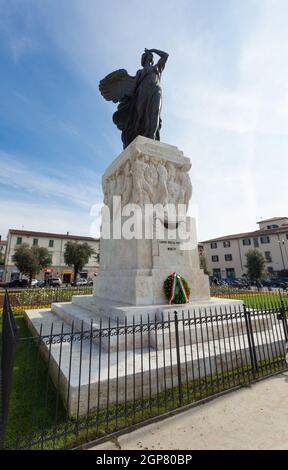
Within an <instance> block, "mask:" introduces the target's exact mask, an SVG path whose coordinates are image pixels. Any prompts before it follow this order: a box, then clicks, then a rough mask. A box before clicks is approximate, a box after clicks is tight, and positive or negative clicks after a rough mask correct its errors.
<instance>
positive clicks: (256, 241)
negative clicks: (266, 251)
mask: <svg viewBox="0 0 288 470" xmlns="http://www.w3.org/2000/svg"><path fill="white" fill-rule="evenodd" d="M253 243H254V246H255V248H258V247H259V240H258V238H257V237H256V238H253Z"/></svg>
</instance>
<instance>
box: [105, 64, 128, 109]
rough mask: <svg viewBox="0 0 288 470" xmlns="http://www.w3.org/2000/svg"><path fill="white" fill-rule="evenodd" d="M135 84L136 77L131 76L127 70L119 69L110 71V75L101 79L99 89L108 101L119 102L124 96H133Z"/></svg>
mask: <svg viewBox="0 0 288 470" xmlns="http://www.w3.org/2000/svg"><path fill="white" fill-rule="evenodd" d="M135 85H136V78H135V77H131V76H130V75H129V74H128V73H127V70H125V69H119V70H116V71H115V72H112V73H109V75H107V76H106V77H105V78H103V79H102V80H101V81H100V83H99V90H100V93H101V95H102V96H103V97H104V98H105V99H106V100H107V101H113V103H117V102H118V101H121V100H122V99H123V98H124V96H131V95H132V94H133V92H134V89H135Z"/></svg>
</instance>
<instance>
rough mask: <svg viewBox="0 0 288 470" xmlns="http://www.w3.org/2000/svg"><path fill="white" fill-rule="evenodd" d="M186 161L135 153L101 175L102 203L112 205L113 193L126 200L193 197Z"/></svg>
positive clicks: (175, 200) (158, 201)
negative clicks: (108, 172) (112, 171)
mask: <svg viewBox="0 0 288 470" xmlns="http://www.w3.org/2000/svg"><path fill="white" fill-rule="evenodd" d="M189 169H190V165H189V164H182V163H180V162H171V161H166V160H165V159H158V158H155V157H151V156H149V155H145V154H143V153H138V154H137V155H136V156H135V155H134V157H133V158H128V159H126V160H125V162H124V163H123V164H122V165H121V164H120V165H119V166H118V168H117V169H115V171H114V173H113V174H110V175H109V176H105V175H104V176H103V181H102V186H103V192H104V203H105V204H107V205H108V206H109V207H110V208H111V207H112V200H113V196H121V197H122V207H123V206H125V205H126V204H128V203H131V204H138V205H140V206H144V205H145V204H163V205H165V204H168V203H169V204H186V206H187V208H188V204H189V201H190V199H191V196H192V184H191V181H190V176H189V173H188V171H189Z"/></svg>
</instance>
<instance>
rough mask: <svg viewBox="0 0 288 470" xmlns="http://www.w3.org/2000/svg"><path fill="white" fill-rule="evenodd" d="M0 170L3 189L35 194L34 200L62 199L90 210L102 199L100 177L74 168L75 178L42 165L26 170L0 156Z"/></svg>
mask: <svg viewBox="0 0 288 470" xmlns="http://www.w3.org/2000/svg"><path fill="white" fill-rule="evenodd" d="M0 169H1V171H0V183H1V184H2V185H7V186H10V187H14V188H17V189H22V190H24V191H26V192H28V193H35V196H36V197H39V196H41V197H50V198H53V200H57V199H58V198H62V199H65V200H66V202H68V203H70V204H74V205H75V204H77V205H79V206H83V207H90V206H91V205H92V204H94V203H96V202H99V200H101V199H102V190H101V186H100V176H99V174H97V173H96V172H94V171H90V170H87V169H81V167H78V168H77V173H76V175H75V174H73V173H70V174H68V173H67V170H66V172H64V170H62V171H61V169H60V167H58V168H57V169H54V170H53V169H51V168H45V167H43V165H42V166H41V167H40V166H37V167H36V166H34V167H31V166H30V167H28V166H27V165H24V164H23V163H20V162H19V161H17V160H16V159H15V157H13V156H11V155H9V154H7V153H4V152H0ZM81 170H82V171H81ZM79 175H80V177H79Z"/></svg>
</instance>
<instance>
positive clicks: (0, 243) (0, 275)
mask: <svg viewBox="0 0 288 470" xmlns="http://www.w3.org/2000/svg"><path fill="white" fill-rule="evenodd" d="M6 246H7V241H6V240H1V237H0V281H3V279H4V266H5V264H4V263H5V253H6Z"/></svg>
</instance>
